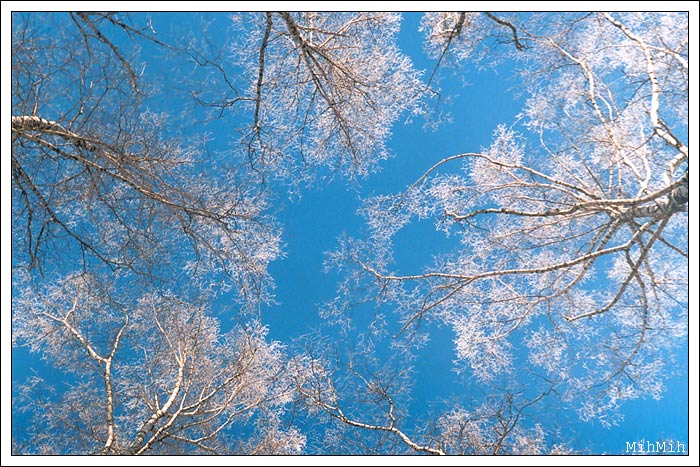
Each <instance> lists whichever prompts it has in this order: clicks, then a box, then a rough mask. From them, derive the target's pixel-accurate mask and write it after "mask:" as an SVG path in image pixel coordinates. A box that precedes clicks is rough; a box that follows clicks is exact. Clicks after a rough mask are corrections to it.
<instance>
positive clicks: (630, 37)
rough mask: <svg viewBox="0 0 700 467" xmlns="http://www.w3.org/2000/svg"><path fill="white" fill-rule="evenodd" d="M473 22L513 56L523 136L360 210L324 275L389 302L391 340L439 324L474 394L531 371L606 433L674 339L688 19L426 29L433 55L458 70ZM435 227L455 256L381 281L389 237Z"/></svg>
mask: <svg viewBox="0 0 700 467" xmlns="http://www.w3.org/2000/svg"><path fill="white" fill-rule="evenodd" d="M448 20H449V21H448ZM462 20H463V21H462ZM467 20H468V21H467ZM446 21H447V23H449V24H447V23H445V22H446ZM450 21H451V22H450ZM480 21H481V22H480ZM484 21H487V22H489V23H490V24H491V26H492V27H498V28H504V27H505V28H506V30H507V31H509V34H510V36H511V40H510V42H512V43H514V44H515V47H508V48H507V50H505V51H504V53H506V54H511V56H512V57H513V58H514V59H522V60H523V62H522V63H523V70H522V72H521V76H522V78H523V80H524V81H525V83H526V85H527V90H528V91H529V93H530V97H529V98H528V99H527V101H526V104H525V108H524V109H523V112H522V116H521V121H520V122H519V127H517V128H516V126H515V125H514V126H513V127H507V126H505V125H502V126H499V127H498V128H497V129H496V130H495V133H494V141H493V143H492V145H491V146H490V147H489V148H485V149H482V150H481V151H480V152H473V153H464V154H458V155H454V156H451V157H447V158H445V159H443V160H441V161H440V162H438V163H437V164H435V165H434V166H433V167H431V168H429V169H428V170H427V171H426V172H425V173H424V175H422V176H421V177H420V178H419V179H418V180H416V182H415V183H413V184H412V185H411V186H410V187H408V188H407V189H406V190H405V191H404V192H403V193H400V194H398V195H393V196H382V197H376V198H373V199H370V200H368V201H367V202H366V205H365V207H364V210H363V212H364V214H365V215H366V217H367V220H368V226H369V230H370V233H369V236H368V237H369V238H368V239H367V240H366V241H356V240H348V241H344V242H343V245H342V247H341V249H340V250H339V251H338V252H337V253H336V254H335V255H333V256H332V257H331V262H332V263H335V264H342V265H347V264H354V265H355V266H356V269H355V270H354V272H350V273H349V274H348V276H347V282H346V283H345V284H344V285H343V288H342V290H344V291H356V290H361V288H362V287H364V288H365V289H366V290H368V291H369V293H370V295H369V296H371V297H375V298H377V299H378V300H380V301H381V302H382V303H384V304H389V305H388V307H389V308H393V309H395V310H396V313H397V315H398V318H399V320H400V323H401V331H400V334H401V333H403V334H407V333H411V332H415V331H417V329H418V326H419V324H420V323H421V322H422V321H423V320H428V321H430V320H437V321H438V322H442V323H446V324H448V325H450V326H451V327H452V328H453V330H454V332H455V335H456V340H455V351H456V354H457V357H458V360H459V361H461V362H463V363H464V364H465V365H466V366H467V367H469V368H470V369H471V372H472V373H473V374H474V375H476V376H478V378H480V379H481V380H482V381H484V382H488V381H491V380H493V379H494V378H496V377H498V376H499V375H504V374H510V373H512V372H514V370H515V369H516V368H519V367H522V365H528V366H530V367H531V368H532V369H533V370H536V371H538V372H539V373H540V374H541V375H543V376H544V377H545V378H546V380H547V381H554V382H556V387H557V390H558V392H559V393H561V394H562V397H563V399H564V400H565V401H568V402H571V403H572V404H574V406H575V407H577V408H578V410H579V414H580V415H581V417H582V418H584V419H591V418H597V419H599V420H601V421H602V422H603V423H606V424H610V423H615V422H616V420H617V415H616V414H617V410H616V409H617V408H618V407H619V405H620V404H621V403H622V401H624V400H627V399H634V398H639V397H652V398H659V397H661V394H662V392H663V382H664V380H665V378H666V377H667V375H668V374H672V368H669V367H668V366H667V365H666V362H667V361H672V358H673V354H674V350H675V349H676V348H677V347H678V346H679V345H680V344H681V343H682V342H683V341H684V339H685V338H686V337H687V306H688V304H687V295H688V237H687V228H688V217H687V214H686V211H687V203H688V200H689V182H688V179H689V176H688V168H687V167H688V147H687V143H686V142H685V141H687V132H688V114H687V112H688V61H687V60H688V16H687V15H686V14H683V13H668V14H651V13H649V14H608V13H600V14H580V13H575V14H561V15H547V16H543V15H529V14H519V15H508V16H505V15H501V16H499V17H495V16H494V15H490V16H489V15H488V14H487V15H486V16H485V17H482V18H481V19H479V17H476V16H475V17H472V16H469V18H462V17H461V16H458V15H457V14H450V15H447V16H445V15H437V14H435V15H427V16H426V17H425V19H424V23H423V26H424V29H426V31H428V32H429V34H428V41H429V44H430V47H437V50H438V51H440V52H438V53H436V57H442V54H447V53H448V52H449V53H453V54H457V55H458V56H459V54H467V53H469V52H471V51H470V50H469V49H468V48H466V49H465V48H460V47H462V45H461V43H462V42H464V43H465V44H466V45H465V46H464V47H472V46H473V47H476V46H478V45H479V43H478V41H476V40H471V41H470V40H467V39H468V37H469V34H470V33H474V34H476V33H478V32H479V31H480V29H479V28H472V29H470V28H468V27H466V26H467V23H469V24H482V25H483V24H484ZM460 22H462V23H463V27H461V28H460V27H458V26H459V23H460ZM446 24H447V25H446ZM436 31H437V32H436ZM440 31H443V32H440ZM450 31H451V32H450ZM474 31H476V32H474ZM463 36H465V37H463ZM457 37H460V38H462V39H461V40H460V41H457V40H456V39H455V38H457ZM475 44H476V45H475ZM518 44H521V46H518ZM523 44H526V45H527V46H524V45H523ZM497 50H498V49H491V50H490V52H489V53H490V54H494V53H496V51H497ZM518 128H519V129H518ZM430 217H432V218H433V219H435V222H436V226H437V227H438V228H439V229H441V230H443V231H444V232H445V233H446V234H448V235H450V236H452V237H453V238H456V242H455V243H452V245H454V246H453V247H452V248H453V249H452V251H451V252H450V253H442V254H438V253H440V248H442V247H441V246H438V245H436V246H435V252H436V257H437V259H436V261H435V263H434V264H433V265H431V266H428V267H427V268H426V270H425V271H419V272H409V273H399V272H393V271H392V270H391V254H392V246H391V245H392V239H393V237H394V235H395V234H396V232H398V231H400V230H401V229H402V228H404V227H405V226H407V225H408V224H410V223H412V222H414V220H416V219H418V220H420V219H425V218H430ZM426 247H427V248H430V245H427V246H426ZM347 299H350V300H351V301H353V300H354V301H356V300H357V297H353V293H352V292H350V293H349V294H346V296H345V298H342V296H341V297H340V302H339V303H342V302H343V300H347ZM348 303H349V302H348ZM335 309H336V310H339V311H342V309H343V308H342V306H335ZM523 344H524V345H525V346H526V348H527V350H528V352H529V354H528V357H527V359H526V361H525V362H522V361H518V362H517V363H516V362H515V358H516V355H515V354H516V353H519V349H521V348H522V347H521V346H522V345H523Z"/></svg>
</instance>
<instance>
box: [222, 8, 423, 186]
mask: <svg viewBox="0 0 700 467" xmlns="http://www.w3.org/2000/svg"><path fill="white" fill-rule="evenodd" d="M234 22H235V23H236V25H237V26H240V27H241V28H243V29H244V32H243V33H242V34H241V35H240V36H239V37H240V39H239V41H238V42H236V43H235V44H234V45H233V46H232V51H233V53H234V55H235V56H236V57H237V60H238V61H239V62H240V64H241V65H242V66H243V67H244V68H245V70H246V76H247V78H248V83H249V84H248V88H247V89H248V94H249V95H250V96H251V98H250V99H251V102H252V103H251V106H250V110H251V113H250V115H253V119H252V122H251V123H250V126H249V127H248V130H246V132H245V134H244V136H243V140H242V141H243V144H244V147H247V150H248V152H249V156H250V157H251V159H252V161H253V163H254V164H255V165H256V166H259V167H262V168H265V167H266V168H268V169H269V170H271V171H272V172H273V173H275V174H277V175H281V176H283V177H289V176H290V175H295V174H296V175H297V176H298V175H299V173H298V170H301V173H304V172H306V173H307V174H308V172H309V169H312V168H314V167H318V166H320V167H325V168H330V169H333V170H336V169H337V170H340V171H341V172H343V173H345V174H347V175H348V176H351V177H355V176H364V175H367V174H368V173H369V172H371V171H374V170H376V168H377V164H378V163H379V162H380V161H382V160H383V159H386V158H387V157H388V156H389V153H388V151H387V149H386V146H385V144H386V141H387V138H388V137H389V136H390V134H391V126H392V125H393V124H394V123H395V122H397V120H398V119H399V117H401V115H403V114H405V113H406V112H419V111H420V110H419V107H418V99H419V97H420V94H421V92H422V86H423V85H422V84H421V82H420V80H419V78H420V73H419V72H418V71H416V70H415V69H414V68H413V66H412V64H411V61H410V60H409V59H408V57H407V56H405V55H403V54H402V53H401V52H400V51H399V50H398V48H397V47H396V44H395V40H396V35H397V34H398V31H399V26H400V22H401V16H400V15H399V14H395V13H381V12H362V13H354V12H347V13H343V12H318V13H310V12H305V13H268V14H265V13H256V14H245V15H241V16H236V17H234Z"/></svg>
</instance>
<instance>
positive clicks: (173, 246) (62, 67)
mask: <svg viewBox="0 0 700 467" xmlns="http://www.w3.org/2000/svg"><path fill="white" fill-rule="evenodd" d="M78 17H80V18H88V19H89V16H86V15H81V14H78V15H77V16H76V15H73V16H71V18H73V19H74V20H75V21H76V23H77V26H76V27H70V26H71V24H70V23H69V24H68V26H69V27H66V28H63V27H58V26H57V25H54V27H52V21H59V20H60V19H59V18H58V17H57V15H55V14H54V15H51V14H49V15H47V17H45V18H41V19H40V18H38V17H37V16H34V15H28V16H26V17H24V16H22V15H17V16H16V17H15V20H16V28H15V34H14V36H13V55H12V64H13V110H12V113H13V115H12V154H11V161H12V188H13V197H12V199H13V206H12V208H13V209H12V215H13V219H12V220H13V222H12V225H13V239H14V240H15V242H16V244H15V249H14V250H13V266H14V267H23V268H26V267H28V268H30V269H32V270H35V271H38V272H39V273H41V274H51V273H55V272H56V270H57V269H60V270H63V271H65V270H68V271H71V270H73V271H75V270H86V271H87V270H93V269H95V268H98V269H102V268H106V269H109V270H120V269H126V270H129V271H131V272H133V273H134V274H137V275H139V276H140V277H142V278H146V279H148V280H150V281H153V280H156V281H161V283H162V281H168V280H172V279H173V278H174V277H177V276H178V275H180V274H181V273H182V271H183V270H185V271H187V272H188V273H189V274H190V276H191V278H190V280H195V279H196V278H198V277H199V278H202V277H205V276H208V277H207V279H206V280H207V281H212V277H213V276H211V274H214V275H215V276H216V275H217V274H218V275H219V277H221V278H222V279H220V283H221V282H223V283H228V284H229V287H230V286H231V285H232V284H235V285H236V286H237V288H238V291H239V293H240V294H241V296H243V297H248V298H250V299H254V298H255V297H263V299H264V294H265V290H266V287H267V285H269V277H268V276H267V273H266V265H267V263H268V261H270V260H272V259H274V258H275V257H276V256H277V255H278V254H279V232H278V231H277V229H276V228H275V226H274V224H273V223H272V222H271V220H270V219H269V218H268V217H266V216H265V215H264V211H265V209H266V203H267V201H266V199H265V194H264V192H261V190H260V189H259V187H258V186H257V184H256V183H255V181H256V179H254V178H251V177H249V176H248V175H246V174H245V173H244V172H242V171H241V170H240V169H239V168H237V166H236V163H235V161H228V162H227V161H226V159H223V160H222V159H221V157H222V155H221V154H218V155H217V154H210V153H207V152H206V150H205V145H203V144H202V141H189V142H188V141H185V140H183V139H182V138H181V137H179V136H178V133H179V129H178V125H183V124H184V123H183V122H179V123H178V122H177V121H176V120H175V119H174V117H173V116H172V115H168V114H167V113H162V112H155V111H153V110H151V109H150V108H149V104H148V102H147V99H146V98H147V95H148V92H149V87H150V86H151V85H150V84H149V82H148V81H147V80H144V82H143V83H142V82H141V80H139V79H138V76H137V75H136V74H135V72H134V69H135V68H136V66H137V65H136V63H137V62H136V59H135V58H133V57H127V56H126V55H125V53H124V52H121V51H119V49H117V48H116V46H114V44H112V43H111V42H110V41H109V39H108V37H107V34H108V33H107V32H99V30H98V31H97V32H95V31H94V30H93V29H92V27H94V28H98V26H97V25H96V24H95V22H94V21H93V22H89V23H88V25H89V26H91V27H89V28H88V29H87V30H86V29H85V28H86V26H85V25H83V24H82V23H81V22H80V21H78V20H77V18H78ZM108 18H109V19H110V20H112V21H115V22H118V24H122V23H121V21H120V20H119V17H115V16H110V17H108ZM104 21H107V20H104ZM124 27H126V26H124ZM45 29H49V30H50V31H52V32H56V34H55V35H54V34H52V35H49V34H46V33H45ZM54 29H55V31H54ZM118 29H119V30H121V29H122V28H121V27H119V28H118ZM132 29H134V30H135V28H132ZM89 31H93V32H92V33H90V32H89ZM112 32H114V31H113V30H112ZM132 62H134V64H131V63H132ZM227 156H228V158H229V159H230V155H227ZM217 158H218V161H217ZM245 299H246V298H244V299H243V300H245Z"/></svg>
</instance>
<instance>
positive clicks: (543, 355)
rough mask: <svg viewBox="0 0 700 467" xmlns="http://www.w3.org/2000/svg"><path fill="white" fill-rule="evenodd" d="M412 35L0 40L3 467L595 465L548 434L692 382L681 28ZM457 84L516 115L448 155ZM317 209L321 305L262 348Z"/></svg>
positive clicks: (80, 30)
mask: <svg viewBox="0 0 700 467" xmlns="http://www.w3.org/2000/svg"><path fill="white" fill-rule="evenodd" d="M404 16H405V15H402V14H400V13H384V12H249V13H235V14H223V13H210V14H195V13H169V14H166V13H149V14H146V13H130V14H127V13H119V12H102V13H100V12H76V13H52V12H44V13H38V12H24V13H22V12H13V13H12V36H11V38H12V43H11V55H12V58H11V65H12V66H11V80H10V82H11V100H12V105H11V120H12V125H11V135H12V138H11V151H9V153H10V161H11V162H10V163H9V167H10V170H9V172H8V173H7V174H5V172H3V180H5V177H6V176H7V178H8V179H11V190H12V201H11V224H12V229H11V240H12V259H11V263H12V264H11V269H12V285H11V289H12V290H11V291H12V317H11V320H12V322H11V324H12V326H11V328H12V331H11V332H12V346H13V355H15V356H16V355H20V352H24V351H25V350H24V349H27V350H29V351H30V352H31V354H21V355H23V357H22V358H28V362H27V366H28V367H29V368H33V367H35V370H34V373H33V374H31V375H29V374H28V373H27V371H26V370H25V371H24V372H21V374H19V372H18V374H17V376H15V374H14V373H15V369H14V366H13V381H12V417H13V431H12V437H13V439H12V443H13V452H14V453H16V454H117V455H141V454H155V455H164V454H170V455H173V454H188V455H189V454H197V455H199V454H223V455H250V454H275V455H280V454H282V455H298V454H437V455H445V454H447V455H496V454H515V455H523V454H528V455H531V454H572V453H577V452H585V453H589V452H590V453H594V454H601V452H596V451H595V448H594V447H592V446H591V444H590V443H589V444H583V445H581V444H578V445H576V444H575V443H571V434H570V433H569V432H567V431H566V428H563V427H560V426H557V421H556V420H552V419H550V418H549V417H548V416H547V413H548V411H552V410H554V411H556V412H557V413H561V414H563V415H562V416H563V417H564V418H565V419H566V420H578V421H580V422H582V423H583V422H585V423H590V424H598V425H602V426H604V427H610V426H615V425H616V424H618V423H620V422H621V420H622V417H623V415H624V411H625V407H626V404H628V403H630V401H633V400H637V399H639V400H652V401H653V400H661V399H663V398H664V397H666V393H665V385H666V384H667V382H668V380H669V379H670V378H672V377H681V378H685V381H688V366H687V363H684V362H683V360H684V359H686V358H687V357H684V352H687V346H688V344H687V342H688V329H689V326H688V307H689V284H688V277H689V260H690V253H689V231H688V206H689V201H690V181H689V179H690V178H689V153H688V146H689V87H690V85H689V82H690V81H689V49H690V45H689V42H690V34H689V21H688V19H689V14H688V13H686V12H667V13H663V12H654V13H651V12H637V13H627V12H615V13H604V12H599V13H588V12H575V13H573V12H572V13H564V12H562V13H525V12H520V13H507V12H431V13H425V14H423V15H422V16H421V18H420V20H419V21H415V23H416V24H415V25H414V27H415V30H412V31H411V32H410V34H411V35H412V36H413V37H414V39H413V45H412V46H407V45H406V43H405V41H404V39H403V38H402V36H401V28H405V27H406V24H405V23H406V22H405V18H404ZM419 34H420V36H418V35H419ZM416 37H419V38H420V40H419V41H418V42H416V39H415V38H416ZM416 44H418V45H417V46H416ZM478 69H484V70H496V71H499V72H500V73H503V74H504V75H505V77H504V79H505V78H508V79H511V80H513V81H512V82H513V83H515V89H514V90H513V91H512V92H513V94H517V99H515V101H514V102H517V103H518V105H520V106H521V107H520V108H518V109H516V110H517V115H515V116H514V118H513V119H512V120H511V121H503V122H501V123H500V124H498V125H496V126H495V127H494V128H492V129H491V134H490V136H489V139H490V142H489V143H488V144H485V145H483V146H482V147H468V146H464V145H462V143H461V142H460V141H454V142H453V143H454V145H453V146H452V147H459V149H458V151H457V152H452V153H450V152H446V153H441V152H440V151H442V150H443V149H442V147H441V146H440V145H438V144H436V143H435V144H434V143H432V142H431V141H432V140H434V139H436V138H438V137H439V135H440V134H441V132H445V131H447V130H446V129H447V128H450V127H457V128H459V129H460V130H459V131H461V132H462V133H464V134H467V135H468V134H470V132H474V130H473V129H471V128H469V126H468V125H466V124H465V123H464V122H460V121H458V120H454V119H453V118H452V116H451V115H450V114H451V113H452V112H453V111H454V110H455V109H454V108H453V107H452V106H453V104H452V100H453V99H457V98H458V97H459V96H460V95H462V94H464V95H465V96H467V97H468V96H470V94H469V93H471V92H477V93H478V92H479V86H480V83H479V77H478V75H477V76H472V75H469V73H472V72H473V71H474V70H478ZM468 75H469V78H468V80H469V81H471V82H470V83H469V84H467V85H464V86H461V85H455V84H454V83H457V82H460V81H461V80H465V77H467V76H468ZM490 98H491V99H492V100H493V101H494V102H496V101H498V100H499V99H506V98H508V99H511V97H510V96H498V95H493V96H490ZM489 111H490V109H489V108H476V107H474V108H468V109H466V110H465V111H464V112H468V113H472V114H475V115H477V116H476V117H475V118H478V115H479V114H488V113H489ZM455 114H459V115H462V114H463V113H457V112H455ZM400 125H411V128H415V129H416V130H415V131H419V132H421V138H422V140H421V141H422V142H424V144H423V143H422V144H423V146H424V147H422V148H421V151H423V152H428V153H430V154H429V156H427V157H424V158H420V157H416V156H415V154H411V153H410V152H409V153H407V154H404V153H402V152H401V151H393V150H392V141H393V140H392V137H393V132H394V131H395V130H396V128H398V127H399V126H400ZM482 136H483V135H482ZM390 159H392V161H393V162H397V163H399V164H403V165H405V166H410V167H411V168H415V171H414V172H413V173H416V174H418V175H417V176H416V177H415V178H414V179H413V180H412V181H411V182H409V183H408V184H407V185H405V186H404V188H402V189H399V190H397V191H394V192H392V191H393V190H384V189H381V187H382V185H381V183H382V180H383V177H386V178H390V177H391V173H387V172H386V171H383V169H385V166H386V164H387V163H388V161H389V160H390ZM426 161H428V162H426ZM367 184H369V185H371V186H372V192H371V193H368V192H367V191H363V190H362V188H361V187H363V186H364V185H367ZM333 186H342V187H344V188H347V189H348V190H354V193H356V196H357V197H358V198H360V201H359V203H360V209H359V210H358V212H357V213H355V212H342V213H340V215H342V218H343V219H347V224H346V225H347V233H346V234H345V235H344V236H342V237H341V238H339V239H338V240H337V243H336V247H335V248H334V249H333V250H332V251H328V252H326V256H325V261H324V264H321V263H320V262H317V263H315V264H308V265H305V267H307V268H315V269H320V268H322V267H325V270H326V271H328V273H329V274H330V275H332V276H333V277H336V278H337V279H338V285H337V290H332V291H327V293H326V295H325V296H326V297H329V298H328V300H326V302H325V303H319V304H318V310H314V313H315V316H316V318H315V319H314V320H313V322H310V323H307V329H308V332H306V333H304V334H303V335H291V334H288V335H286V336H285V338H284V339H281V338H280V337H276V338H271V337H270V328H269V322H268V319H269V318H268V316H267V310H269V309H272V308H275V307H283V308H285V313H289V314H291V315H292V316H297V315H298V310H295V304H294V303H283V304H281V305H280V304H278V303H277V302H276V295H275V288H276V287H277V286H278V285H279V284H280V282H281V281H285V280H289V281H299V280H303V279H299V278H290V277H286V276H285V277H278V276H276V275H275V274H274V273H273V270H274V268H273V267H272V265H273V263H274V262H280V261H284V257H285V255H286V254H287V252H288V249H287V242H288V241H289V240H290V238H289V237H288V235H290V234H289V232H288V229H287V225H286V224H285V219H287V217H285V216H287V215H288V214H286V212H287V211H288V210H289V209H290V207H291V206H293V204H294V203H295V202H299V201H298V200H299V199H301V200H303V199H304V198H305V196H308V194H309V193H310V192H312V191H313V190H321V192H322V193H323V192H324V191H323V190H330V187H333ZM327 203H328V204H330V205H333V203H334V200H333V199H332V198H330V197H329V198H328V200H327ZM319 225H321V224H319ZM309 228H310V229H313V228H314V227H313V226H310V227H309ZM3 235H5V233H3ZM407 238H408V239H411V241H412V244H413V245H419V250H420V251H412V250H411V249H410V248H408V249H407V248H406V244H407V242H406V239H407ZM409 243H410V242H409ZM307 248H308V249H309V250H312V249H314V248H318V247H317V246H316V245H309V246H308V247H307ZM413 256H415V257H416V258H420V261H418V260H416V261H409V260H407V258H412V257H413ZM423 258H430V259H428V260H427V261H426V262H424V263H423V264H417V263H418V262H422V261H423ZM291 274H292V275H295V276H299V277H301V272H300V271H292V272H291ZM294 283H296V282H294ZM304 290H305V289H303V288H301V286H300V289H299V293H304ZM295 313H296V314H297V315H295ZM445 335H449V336H450V339H448V340H450V341H451V342H441V343H440V344H441V346H442V347H441V348H444V349H445V350H444V355H449V357H446V358H442V357H443V355H442V354H441V355H440V356H438V355H433V356H427V357H426V355H425V354H424V350H425V348H426V345H427V343H428V342H429V341H430V339H442V338H443V336H445ZM27 355H31V358H29V357H26V356H27ZM18 358H19V357H18ZM39 358H41V360H42V362H40V361H39ZM421 365H422V366H440V367H442V368H448V369H454V371H455V372H456V375H455V378H456V380H458V381H459V385H460V386H456V387H455V389H454V390H453V391H452V392H451V396H450V400H448V401H439V400H433V399H431V398H427V399H425V398H423V397H422V396H416V394H425V391H429V390H430V389H432V388H431V386H430V383H426V382H424V381H420V379H419V376H418V375H419V374H420V371H421V370H420V367H421ZM20 376H21V377H22V378H21V379H20V378H19V377H20ZM438 384H439V383H438ZM464 388H466V389H467V390H468V391H465V390H464ZM686 407H687V401H686ZM674 429H675V428H674V427H672V426H665V427H664V430H665V431H664V433H660V434H659V435H658V436H659V439H661V436H666V437H668V436H669V431H670V432H671V433H674V431H673V430H674ZM679 433H681V435H680V436H683V435H682V434H683V433H686V434H685V436H687V430H686V431H685V432H683V431H682V429H681V430H680V431H679ZM674 436H679V435H674ZM682 441H684V442H686V441H687V440H682ZM620 449H624V446H620Z"/></svg>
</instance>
